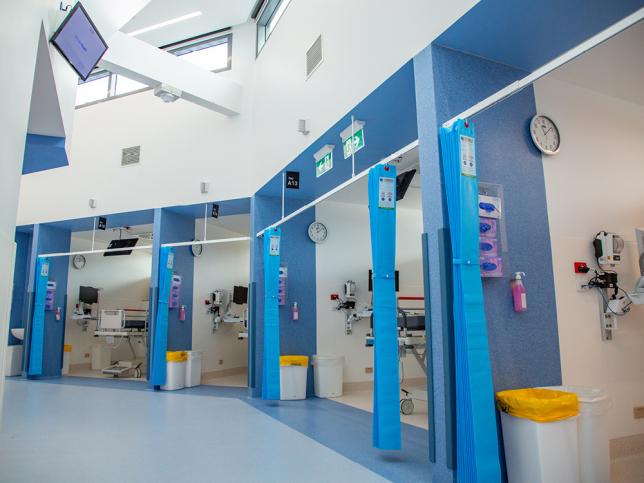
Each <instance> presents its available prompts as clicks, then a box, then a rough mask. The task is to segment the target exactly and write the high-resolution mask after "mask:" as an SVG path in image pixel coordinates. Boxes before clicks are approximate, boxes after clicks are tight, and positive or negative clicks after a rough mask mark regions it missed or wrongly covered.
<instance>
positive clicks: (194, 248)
mask: <svg viewBox="0 0 644 483" xmlns="http://www.w3.org/2000/svg"><path fill="white" fill-rule="evenodd" d="M193 241H196V242H198V241H201V240H199V239H198V238H196V239H194V240H193ZM190 252H191V253H192V256H193V257H200V256H201V254H202V253H203V245H202V244H201V243H199V244H195V245H190Z"/></svg>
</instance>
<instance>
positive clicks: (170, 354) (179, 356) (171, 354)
mask: <svg viewBox="0 0 644 483" xmlns="http://www.w3.org/2000/svg"><path fill="white" fill-rule="evenodd" d="M165 360H166V361H168V362H185V361H187V360H188V353H187V352H186V351H167V352H166V353H165Z"/></svg>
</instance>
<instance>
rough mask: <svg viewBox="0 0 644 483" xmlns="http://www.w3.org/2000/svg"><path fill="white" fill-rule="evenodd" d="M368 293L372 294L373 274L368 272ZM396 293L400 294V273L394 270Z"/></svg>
mask: <svg viewBox="0 0 644 483" xmlns="http://www.w3.org/2000/svg"><path fill="white" fill-rule="evenodd" d="M369 292H373V272H372V271H371V270H369ZM396 292H400V272H399V271H398V270H396Z"/></svg>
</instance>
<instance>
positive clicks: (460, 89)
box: [433, 47, 561, 391]
mask: <svg viewBox="0 0 644 483" xmlns="http://www.w3.org/2000/svg"><path fill="white" fill-rule="evenodd" d="M433 58H434V63H433V64H434V77H435V78H436V79H437V86H439V87H438V88H437V91H436V99H437V103H436V109H437V115H438V120H439V122H441V123H442V122H444V121H446V120H447V119H450V118H451V117H453V116H454V115H456V114H458V113H459V112H461V111H462V110H463V109H465V108H466V107H469V106H471V105H474V104H475V103H476V102H478V101H480V100H481V99H482V98H485V97H486V96H488V95H489V94H490V93H491V92H493V91H495V90H497V89H499V88H501V87H504V86H505V85H507V84H508V83H510V82H511V81H512V80H515V79H517V78H520V77H522V76H524V75H525V74H526V73H525V72H523V71H520V70H517V69H513V68H511V67H508V66H504V65H501V64H498V63H495V62H491V61H488V60H485V59H481V58H479V57H474V56H471V55H466V54H463V53H459V52H456V51H453V50H449V49H445V48H442V47H433ZM535 113H536V105H535V100H534V92H533V90H532V88H527V89H524V90H523V91H521V92H519V93H517V94H515V95H514V96H512V97H511V98H509V99H508V100H506V101H504V102H503V103H501V104H498V105H497V106H495V107H493V108H491V109H488V110H487V111H485V112H483V113H482V114H480V115H478V116H476V117H475V118H474V119H472V121H473V123H474V127H475V129H476V133H477V146H476V150H477V160H478V169H479V181H480V182H489V183H497V184H501V185H502V186H503V190H504V191H503V193H504V203H505V206H504V219H505V225H506V227H507V241H508V250H509V251H508V253H504V254H503V255H504V264H505V277H504V278H499V279H494V278H489V279H484V284H483V288H484V294H485V310H486V316H487V320H488V330H489V343H490V352H491V354H490V355H491V359H492V369H493V375H494V387H495V390H497V391H498V390H503V389H509V388H517V387H528V386H537V385H553V384H560V383H561V365H560V356H559V336H558V329H557V318H556V317H557V315H556V305H555V291H554V278H553V273H552V254H551V248H550V235H549V233H550V231H549V225H548V212H547V204H546V192H545V181H544V176H543V166H542V163H541V156H540V155H539V152H538V151H537V150H536V148H535V147H534V146H533V144H532V141H531V140H530V134H529V131H528V124H529V122H530V119H531V118H532V116H533V115H534V114H535ZM515 271H523V272H526V274H527V276H526V281H525V284H526V287H527V290H528V312H526V313H520V314H518V313H516V312H514V310H513V307H512V298H511V293H510V281H509V277H510V275H511V274H512V273H513V272H515Z"/></svg>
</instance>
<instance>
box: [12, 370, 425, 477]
mask: <svg viewBox="0 0 644 483" xmlns="http://www.w3.org/2000/svg"><path fill="white" fill-rule="evenodd" d="M12 379H21V378H20V377H18V378H12ZM25 381H26V382H29V383H38V384H67V385H73V386H90V387H99V388H106V389H121V390H129V391H151V389H150V388H149V387H148V385H147V384H145V383H144V382H140V381H127V380H121V379H93V378H87V377H75V376H66V377H62V378H59V379H46V380H37V381H34V380H29V381H27V380H26V379H25ZM172 394H189V395H198V396H207V397H223V398H234V399H239V400H241V401H243V402H245V403H247V404H248V405H250V406H252V407H254V408H256V409H257V410H259V411H261V412H263V413H264V414H266V415H267V416H270V417H271V418H274V419H276V420H278V421H280V422H281V423H283V424H285V425H287V426H289V427H290V428H292V429H294V430H296V431H298V432H300V433H302V434H304V435H305V436H308V437H309V438H311V439H313V440H315V441H317V442H318V443H320V444H322V445H324V446H326V447H327V448H330V449H332V450H334V451H336V452H338V453H340V454H341V455H343V456H345V457H346V458H348V459H350V460H352V461H354V462H356V463H358V464H360V465H362V466H364V467H365V468H368V469H370V470H371V471H373V472H374V473H377V474H379V475H380V476H382V477H384V478H387V479H388V480H391V481H394V482H408V481H429V480H430V479H431V465H430V462H429V459H428V437H427V433H428V432H427V430H425V429H422V428H418V427H416V426H412V425H409V424H404V423H403V424H402V425H401V426H402V450H401V451H382V450H378V449H375V448H373V447H372V446H371V418H372V414H371V413H370V412H368V411H364V410H362V409H358V408H354V407H352V406H348V405H346V404H341V403H338V402H336V401H333V400H331V399H319V398H310V399H306V400H303V401H279V402H277V401H263V400H261V399H259V398H251V397H249V396H248V389H247V388H245V387H224V386H196V387H191V388H186V389H182V390H180V391H173V392H172Z"/></svg>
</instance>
